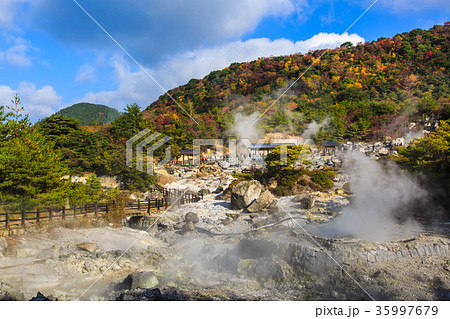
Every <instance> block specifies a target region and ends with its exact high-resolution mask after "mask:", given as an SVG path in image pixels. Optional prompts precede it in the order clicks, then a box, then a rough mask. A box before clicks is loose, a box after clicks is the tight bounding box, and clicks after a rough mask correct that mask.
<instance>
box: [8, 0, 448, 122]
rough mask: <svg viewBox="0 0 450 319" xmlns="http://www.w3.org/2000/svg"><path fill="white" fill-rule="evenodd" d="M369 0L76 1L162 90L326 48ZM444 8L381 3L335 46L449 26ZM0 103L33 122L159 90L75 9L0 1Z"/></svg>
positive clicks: (57, 3)
mask: <svg viewBox="0 0 450 319" xmlns="http://www.w3.org/2000/svg"><path fill="white" fill-rule="evenodd" d="M372 2H373V0H367V1H366V0H345V1H339V0H336V1H325V0H315V1H313V0H190V1H186V0H128V1H123V0H108V1H106V0H78V3H79V4H80V5H81V6H82V7H84V8H85V10H86V11H87V12H89V13H90V14H91V15H92V16H93V17H94V18H95V19H96V20H97V21H98V22H99V23H100V24H101V25H102V26H103V28H104V29H105V30H107V31H108V32H109V33H110V34H111V35H112V36H113V37H114V38H115V39H116V40H117V42H118V43H119V44H120V45H121V46H122V47H123V48H124V49H125V50H127V51H128V52H129V53H130V55H131V56H133V58H135V59H136V61H137V62H139V63H140V64H141V65H142V66H143V67H144V68H145V70H146V71H147V72H148V73H149V74H151V75H152V76H153V77H154V79H155V80H157V81H158V83H159V84H160V85H161V86H162V87H163V88H164V89H167V90H169V89H171V88H174V87H176V86H178V85H182V84H184V83H186V82H187V81H189V79H191V78H202V77H203V76H205V75H207V74H208V73H209V72H211V71H212V70H217V69H222V68H224V67H226V66H228V65H229V64H230V63H232V62H236V61H238V62H241V61H250V60H254V59H256V58H258V57H263V56H277V55H285V54H292V53H296V52H308V51H309V50H313V49H317V48H327V47H329V46H331V45H332V44H333V43H334V42H335V41H336V40H337V38H338V37H339V35H340V34H342V33H343V32H344V31H345V30H346V29H347V28H348V27H349V26H350V25H351V24H352V23H353V22H354V21H355V20H356V19H357V18H358V17H359V16H360V15H361V13H363V12H364V11H365V10H366V9H367V8H368V7H369V6H370V5H371V3H372ZM449 16H450V2H449V1H441V0H420V1H419V0H379V1H378V2H377V3H376V4H375V5H374V6H373V7H372V8H371V9H370V10H369V11H368V12H367V13H366V14H365V15H364V16H363V17H362V18H361V19H360V20H359V21H358V22H357V23H356V24H355V25H354V26H353V27H352V28H351V29H350V30H349V32H348V34H345V35H344V36H343V37H342V38H341V39H340V41H338V43H337V45H339V44H340V43H343V42H346V41H351V42H354V43H358V42H365V41H372V40H376V39H377V38H380V37H389V36H393V35H395V34H397V33H401V32H405V31H409V30H412V29H414V28H422V29H428V28H430V27H432V26H433V25H435V24H443V23H444V22H446V21H448V20H450V19H449ZM0 34H1V38H0V104H2V105H3V104H10V100H11V99H12V98H13V96H14V95H15V94H16V93H18V94H19V96H20V97H21V99H22V102H23V103H22V104H23V106H24V107H25V110H26V111H27V112H28V113H29V114H30V116H31V118H32V120H33V121H35V120H38V119H40V118H43V117H46V116H48V115H51V114H52V113H54V112H55V111H57V110H59V109H61V108H63V107H67V106H69V105H71V104H73V103H77V102H81V101H85V102H92V103H99V104H106V105H108V106H112V107H115V108H117V109H118V110H122V109H123V108H124V107H125V106H126V105H127V104H130V103H134V102H136V103H138V104H139V105H140V106H141V107H143V108H145V107H147V106H148V105H149V104H150V103H151V102H153V101H154V100H156V99H157V98H158V97H159V96H160V95H161V94H163V93H164V91H163V90H162V89H161V88H160V87H159V86H158V85H157V84H156V83H155V82H154V81H153V80H152V79H150V78H149V77H148V76H147V75H146V74H145V72H143V71H142V70H141V69H140V68H139V67H138V66H137V65H136V64H135V63H134V62H133V61H132V60H131V59H130V58H129V57H128V56H127V55H126V54H125V53H124V52H123V51H122V50H121V49H120V48H119V46H118V45H117V44H116V43H114V42H113V41H112V40H111V39H110V38H109V37H108V35H107V34H105V33H104V32H103V31H102V30H101V28H99V27H98V26H97V25H96V24H95V23H94V22H93V21H92V20H91V19H90V18H89V17H88V15H87V14H86V13H85V12H83V10H82V9H81V8H80V7H79V6H78V5H77V3H76V2H75V1H73V0H0Z"/></svg>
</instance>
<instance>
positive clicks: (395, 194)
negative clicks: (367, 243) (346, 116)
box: [317, 152, 427, 241]
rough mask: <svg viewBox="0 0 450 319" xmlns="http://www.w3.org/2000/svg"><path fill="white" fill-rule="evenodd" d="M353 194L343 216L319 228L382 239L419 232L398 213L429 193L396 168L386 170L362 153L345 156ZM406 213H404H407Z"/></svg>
mask: <svg viewBox="0 0 450 319" xmlns="http://www.w3.org/2000/svg"><path fill="white" fill-rule="evenodd" d="M345 164H346V166H347V169H348V174H349V176H350V180H351V185H352V191H353V197H352V200H351V204H350V205H349V206H347V207H346V208H345V209H344V210H343V212H342V216H339V217H338V218H337V219H336V220H335V221H333V222H332V223H330V224H328V225H326V226H324V227H319V228H318V229H317V231H318V232H319V233H321V234H323V235H326V236H354V237H358V238H362V239H366V240H372V241H382V240H389V239H395V238H397V237H399V236H404V235H411V234H412V233H415V232H417V231H419V229H420V228H419V226H418V224H417V223H415V222H414V221H412V220H407V221H406V222H403V223H402V224H401V225H400V224H399V221H398V219H397V218H396V216H399V215H402V213H404V210H406V207H407V206H408V205H410V204H411V203H414V202H415V201H418V200H421V199H424V198H426V196H427V194H426V192H425V191H424V190H423V189H421V188H420V187H419V186H418V185H417V183H416V182H415V181H414V180H412V179H411V178H410V177H409V176H407V175H405V174H403V173H402V172H400V171H399V170H398V169H396V168H389V169H386V168H384V167H382V165H381V164H380V163H378V162H376V161H374V160H372V159H370V158H368V157H367V156H364V155H362V154H360V153H359V152H351V153H349V154H348V155H347V156H346V158H345ZM403 215H404V214H403Z"/></svg>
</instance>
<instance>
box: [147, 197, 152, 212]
mask: <svg viewBox="0 0 450 319" xmlns="http://www.w3.org/2000/svg"><path fill="white" fill-rule="evenodd" d="M150 201H151V200H150V198H149V199H148V201H147V214H148V215H150V208H151V207H150Z"/></svg>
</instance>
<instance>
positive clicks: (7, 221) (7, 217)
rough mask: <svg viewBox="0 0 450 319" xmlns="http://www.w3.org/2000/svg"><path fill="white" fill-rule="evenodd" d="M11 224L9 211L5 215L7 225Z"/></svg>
mask: <svg viewBox="0 0 450 319" xmlns="http://www.w3.org/2000/svg"><path fill="white" fill-rule="evenodd" d="M8 226H9V212H6V215H5V227H8Z"/></svg>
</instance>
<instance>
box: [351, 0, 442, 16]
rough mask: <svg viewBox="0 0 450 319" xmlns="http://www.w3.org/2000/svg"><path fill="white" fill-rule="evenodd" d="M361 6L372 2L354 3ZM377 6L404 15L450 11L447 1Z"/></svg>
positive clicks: (395, 0)
mask: <svg viewBox="0 0 450 319" xmlns="http://www.w3.org/2000/svg"><path fill="white" fill-rule="evenodd" d="M353 2H355V3H358V4H360V5H362V6H365V7H367V6H369V5H370V4H371V3H372V2H373V0H365V1H362V2H361V1H360V0H358V1H355V0H353ZM378 5H380V6H381V7H383V8H388V9H391V10H392V12H393V13H397V14H406V13H409V12H421V11H425V10H430V9H439V10H443V11H444V12H445V11H449V10H450V2H449V1H448V0H379V1H378Z"/></svg>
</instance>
